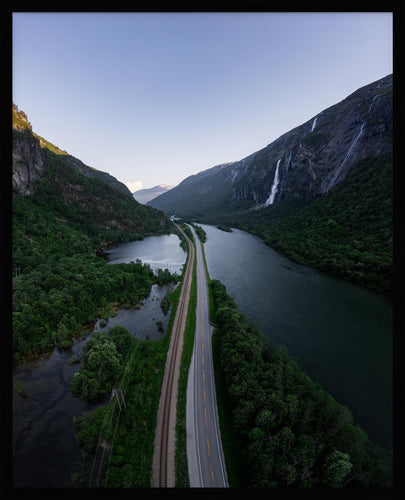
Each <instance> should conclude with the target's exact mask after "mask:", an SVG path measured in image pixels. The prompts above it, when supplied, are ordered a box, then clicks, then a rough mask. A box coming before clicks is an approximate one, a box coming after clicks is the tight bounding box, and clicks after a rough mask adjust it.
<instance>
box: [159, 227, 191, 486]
mask: <svg viewBox="0 0 405 500" xmlns="http://www.w3.org/2000/svg"><path fill="white" fill-rule="evenodd" d="M177 227H178V226H177ZM179 229H180V228H179ZM180 231H181V232H182V233H183V234H184V236H185V237H186V238H187V241H188V244H189V248H190V253H189V259H188V264H187V269H186V272H185V274H184V280H183V286H182V290H181V294H180V298H179V304H178V308H177V312H176V316H175V319H174V322H173V329H172V336H171V341H170V346H169V350H168V353H167V361H166V368H165V374H164V377H163V384H162V391H161V397H160V402H159V411H158V422H157V429H156V440H155V459H154V464H153V467H154V470H153V471H152V486H154V487H159V488H167V487H174V449H175V442H174V440H175V425H176V405H177V389H178V378H179V369H180V361H181V354H182V347H183V332H184V327H185V322H186V317H187V308H188V298H189V294H190V286H191V280H192V277H193V265H194V246H193V243H192V241H191V240H190V239H189V238H188V236H187V235H186V234H185V233H184V232H183V231H182V230H181V229H180Z"/></svg>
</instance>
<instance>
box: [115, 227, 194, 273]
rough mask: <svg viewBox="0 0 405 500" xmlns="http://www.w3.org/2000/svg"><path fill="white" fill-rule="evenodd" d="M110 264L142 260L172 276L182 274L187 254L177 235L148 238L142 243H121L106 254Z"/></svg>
mask: <svg viewBox="0 0 405 500" xmlns="http://www.w3.org/2000/svg"><path fill="white" fill-rule="evenodd" d="M106 255H107V257H108V261H109V262H108V263H109V264H119V263H121V262H126V263H129V262H131V261H134V262H135V261H136V259H139V260H141V261H142V262H143V263H144V264H149V265H150V267H151V268H152V269H153V270H154V271H157V270H158V269H163V270H164V269H166V268H167V269H169V271H170V272H171V273H172V274H175V273H176V274H181V272H182V269H183V265H184V263H185V262H186V257H187V253H186V252H185V251H184V250H183V249H182V248H181V246H180V238H179V237H178V236H177V235H176V234H169V235H164V236H148V237H147V238H145V239H144V240H141V241H129V242H126V243H120V244H119V245H117V246H115V247H113V248H111V249H110V250H108V251H107V252H106Z"/></svg>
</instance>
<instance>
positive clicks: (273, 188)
mask: <svg viewBox="0 0 405 500" xmlns="http://www.w3.org/2000/svg"><path fill="white" fill-rule="evenodd" d="M280 162H281V159H280V160H278V162H277V167H276V172H275V174H274V180H273V185H272V186H271V191H270V196H269V197H268V199H267V201H266V203H265V204H264V206H265V207H267V206H268V205H272V204H273V203H274V198H275V197H276V194H277V189H278V183H279V180H280V179H279V175H278V167H279V166H280Z"/></svg>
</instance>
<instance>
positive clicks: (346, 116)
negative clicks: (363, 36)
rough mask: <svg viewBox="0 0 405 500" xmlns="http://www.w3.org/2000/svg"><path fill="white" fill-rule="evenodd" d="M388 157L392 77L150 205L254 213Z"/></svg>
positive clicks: (201, 213) (318, 191) (200, 213)
mask: <svg viewBox="0 0 405 500" xmlns="http://www.w3.org/2000/svg"><path fill="white" fill-rule="evenodd" d="M390 152H392V75H388V76H386V77H385V78H382V79H380V80H378V81H376V82H374V83H371V84H369V85H367V86H365V87H362V88H360V89H359V90H357V91H356V92H354V93H353V94H351V95H350V96H348V97H347V98H346V99H344V100H343V101H342V102H340V103H338V104H336V105H334V106H331V107H330V108H328V109H326V110H324V111H322V112H321V113H319V114H318V115H317V116H315V117H313V118H312V119H311V120H309V121H307V122H305V123H304V124H302V125H300V126H298V127H296V128H294V129H293V130H291V131H290V132H287V133H286V134H284V135H282V136H281V137H280V138H278V139H277V140H276V141H274V142H272V143H271V144H270V145H268V146H267V147H265V148H263V149H262V150H260V151H257V152H255V153H253V154H251V155H250V156H248V157H246V158H244V159H242V160H240V161H237V162H232V163H226V164H222V165H217V166H215V167H213V168H210V169H208V170H205V171H203V172H200V173H198V174H197V175H193V176H190V177H188V178H186V179H185V180H184V181H183V182H182V183H180V184H179V185H178V186H177V187H175V188H173V189H172V190H171V191H169V192H168V193H165V194H163V195H161V196H159V197H157V198H155V199H154V200H152V201H151V202H149V204H150V205H151V206H154V207H156V208H159V209H161V210H163V211H165V212H166V213H175V214H176V215H183V216H187V217H196V218H201V217H202V218H204V217H206V216H212V215H213V214H215V213H218V212H220V213H222V214H227V213H228V214H229V213H232V212H233V213H234V212H238V211H246V210H250V209H260V208H264V207H266V206H269V205H273V204H275V203H277V202H279V201H280V200H283V199H288V198H295V199H298V200H303V201H310V200H312V199H314V198H317V197H319V196H322V195H325V194H326V193H328V192H329V191H330V190H331V189H333V188H334V187H335V186H336V185H338V184H339V183H340V182H341V181H342V180H343V179H344V178H345V177H346V176H347V175H349V174H350V173H351V172H352V171H353V169H354V168H355V165H356V163H358V162H359V161H361V160H364V159H365V158H376V157H379V156H382V155H385V154H388V153H390Z"/></svg>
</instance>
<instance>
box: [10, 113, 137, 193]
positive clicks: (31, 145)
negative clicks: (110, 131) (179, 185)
mask: <svg viewBox="0 0 405 500" xmlns="http://www.w3.org/2000/svg"><path fill="white" fill-rule="evenodd" d="M44 148H46V149H48V150H49V151H52V152H53V153H54V154H57V155H60V156H61V157H62V158H63V162H64V164H65V165H67V166H70V167H73V168H74V169H76V170H78V171H79V172H80V173H81V174H83V175H85V176H86V177H88V178H90V179H96V180H99V181H101V182H103V183H105V184H107V185H108V186H110V187H112V188H113V189H115V190H117V191H119V192H120V193H122V194H123V195H125V196H131V192H130V191H129V189H128V188H127V187H126V186H125V185H124V184H123V183H122V182H119V181H118V180H117V179H116V178H115V177H113V176H112V175H110V174H108V173H107V172H101V171H99V170H96V169H95V168H92V167H88V166H87V165H85V164H84V163H83V162H81V161H80V160H78V159H77V158H75V157H73V156H71V155H69V154H68V153H67V152H66V151H62V150H61V149H59V148H58V147H57V146H54V145H53V144H51V143H50V142H49V141H47V140H46V139H44V138H43V137H40V136H39V135H37V134H35V132H33V130H32V126H31V124H30V122H29V121H28V118H27V115H26V114H25V113H24V111H21V110H19V109H18V107H17V106H16V105H15V104H13V177H12V181H13V189H14V190H15V191H17V192H18V193H20V194H22V195H28V194H32V193H33V192H34V191H35V184H34V181H35V180H38V179H39V178H41V177H42V175H43V174H44V172H45V168H46V164H45V161H44V155H43V149H44Z"/></svg>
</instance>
